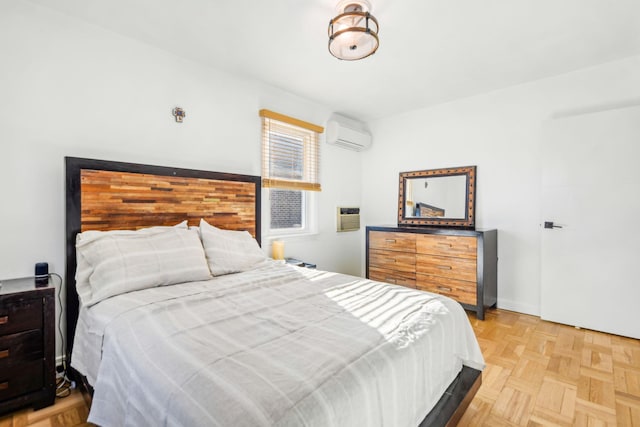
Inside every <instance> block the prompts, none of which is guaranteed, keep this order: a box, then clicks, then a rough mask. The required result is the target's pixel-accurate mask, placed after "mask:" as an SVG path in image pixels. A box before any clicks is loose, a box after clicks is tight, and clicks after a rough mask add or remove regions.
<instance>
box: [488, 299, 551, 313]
mask: <svg viewBox="0 0 640 427" xmlns="http://www.w3.org/2000/svg"><path fill="white" fill-rule="evenodd" d="M497 306H498V308H501V309H504V310H509V311H515V312H517V313H522V314H530V315H532V316H538V317H540V306H537V305H531V304H522V303H520V302H516V301H509V300H505V299H502V298H498V304H497Z"/></svg>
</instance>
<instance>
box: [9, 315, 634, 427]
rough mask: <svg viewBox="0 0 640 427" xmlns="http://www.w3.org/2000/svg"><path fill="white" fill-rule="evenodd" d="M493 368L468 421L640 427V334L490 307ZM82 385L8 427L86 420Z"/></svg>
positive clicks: (482, 329)
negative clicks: (572, 324) (589, 327)
mask: <svg viewBox="0 0 640 427" xmlns="http://www.w3.org/2000/svg"><path fill="white" fill-rule="evenodd" d="M469 319H470V321H471V324H472V326H473V329H474V331H475V332H476V336H477V337H478V341H479V342H480V346H481V348H482V353H483V354H484V357H485V361H486V363H487V368H486V369H485V371H484V373H483V379H482V386H481V387H480V389H479V390H478V393H477V394H476V397H475V398H474V399H473V401H472V402H471V405H470V406H469V408H468V409H467V412H466V413H465V415H464V416H463V417H462V419H461V420H460V423H459V425H460V426H491V427H494V426H496V427H500V426H528V427H538V426H586V427H600V426H603V427H608V426H625V427H627V426H629V427H633V426H637V427H640V341H638V340H634V339H629V338H623V337H618V336H615V335H609V334H604V333H600V332H594V331H590V330H586V329H575V328H573V327H570V326H565V325H559V324H555V323H550V322H545V321H543V320H540V319H539V318H537V317H534V316H527V315H523V314H518V313H513V312H509V311H505V310H489V311H488V312H487V313H486V320H485V321H479V320H477V319H476V318H475V315H474V314H470V315H469ZM86 419H87V406H86V405H85V403H84V400H83V399H82V396H81V394H80V393H78V392H77V391H75V392H73V393H72V394H71V396H69V397H67V398H64V399H58V400H57V401H56V403H55V405H54V406H51V407H49V408H45V409H42V410H40V411H33V410H31V409H24V410H21V411H18V412H15V413H14V414H10V415H6V416H4V417H0V427H26V426H31V427H36V426H37V427H72V426H89V425H90V424H87V423H86Z"/></svg>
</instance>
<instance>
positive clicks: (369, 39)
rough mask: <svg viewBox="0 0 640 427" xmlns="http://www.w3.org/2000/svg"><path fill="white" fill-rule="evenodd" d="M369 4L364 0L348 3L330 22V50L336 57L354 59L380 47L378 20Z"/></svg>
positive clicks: (367, 54) (363, 56) (364, 56)
mask: <svg viewBox="0 0 640 427" xmlns="http://www.w3.org/2000/svg"><path fill="white" fill-rule="evenodd" d="M367 6H368V4H367V3H364V2H351V3H348V4H347V5H346V6H344V9H342V13H340V14H339V15H338V16H336V17H335V18H333V19H332V20H331V21H330V22H329V52H331V54H332V55H333V56H335V57H336V58H338V59H344V60H346V61H354V60H357V59H362V58H366V57H367V56H369V55H371V54H373V53H374V52H375V51H376V50H377V49H378V45H379V44H380V43H379V40H378V21H377V20H376V18H374V17H373V15H371V14H370V13H369V12H368V7H367Z"/></svg>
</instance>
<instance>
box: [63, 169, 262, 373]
mask: <svg viewBox="0 0 640 427" xmlns="http://www.w3.org/2000/svg"><path fill="white" fill-rule="evenodd" d="M65 165H66V241H67V243H66V246H67V254H66V262H67V266H66V280H65V281H66V289H67V291H66V303H67V305H66V321H67V341H66V352H67V354H66V356H67V362H69V361H70V356H71V349H72V348H73V338H74V334H75V330H76V322H77V320H78V310H79V302H78V294H77V292H76V281H75V272H76V235H77V234H78V233H79V232H81V231H87V230H101V231H106V230H126V229H128V230H132V229H138V228H144V227H150V226H156V225H175V224H178V223H179V222H182V221H184V220H185V219H186V220H188V221H189V225H198V224H199V222H200V218H204V219H205V220H206V221H207V222H208V223H209V224H211V225H215V226H216V227H219V228H224V229H229V230H246V231H248V232H249V233H251V234H252V235H253V236H254V237H255V238H256V240H257V241H258V243H260V177H259V176H253V175H237V174H230V173H221V172H208V171H200V170H191V169H178V168H171V167H162V166H149V165H141V164H134V163H121V162H111V161H105V160H93V159H81V158H76V157H66V158H65Z"/></svg>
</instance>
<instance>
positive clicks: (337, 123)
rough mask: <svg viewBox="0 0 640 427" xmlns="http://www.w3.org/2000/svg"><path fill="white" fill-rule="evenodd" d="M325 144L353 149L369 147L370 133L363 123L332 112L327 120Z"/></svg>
mask: <svg viewBox="0 0 640 427" xmlns="http://www.w3.org/2000/svg"><path fill="white" fill-rule="evenodd" d="M326 132H327V133H326V138H327V144H331V145H337V146H338V147H342V148H346V149H349V150H354V151H362V150H366V149H367V148H369V147H371V134H370V133H369V132H368V131H367V130H366V128H365V125H364V123H360V122H358V121H355V120H352V119H349V118H347V117H342V116H338V115H336V114H334V115H333V116H331V118H330V119H329V121H328V122H327V128H326Z"/></svg>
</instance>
